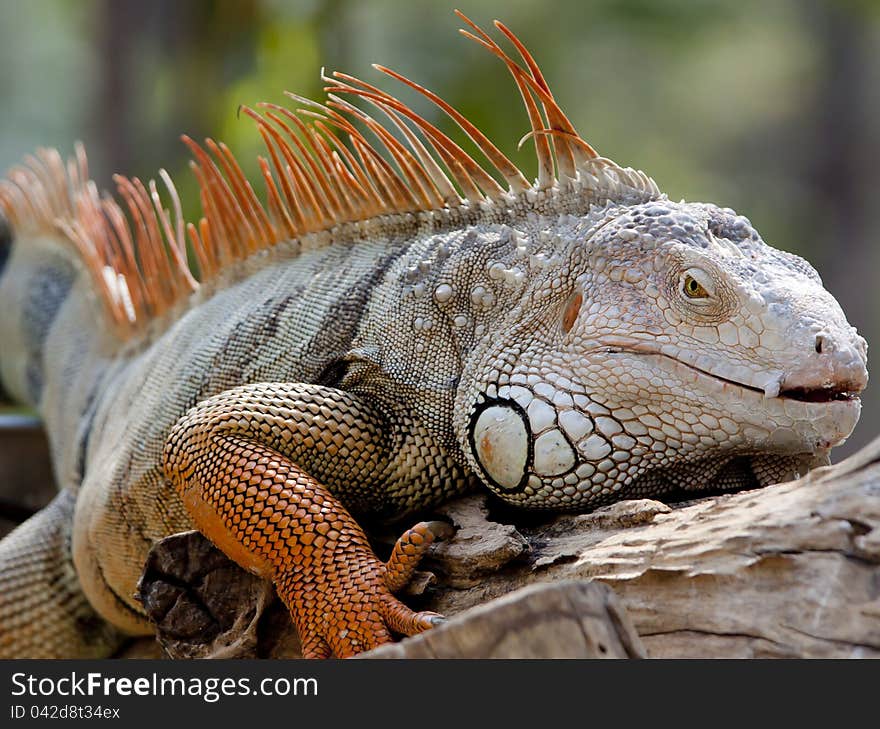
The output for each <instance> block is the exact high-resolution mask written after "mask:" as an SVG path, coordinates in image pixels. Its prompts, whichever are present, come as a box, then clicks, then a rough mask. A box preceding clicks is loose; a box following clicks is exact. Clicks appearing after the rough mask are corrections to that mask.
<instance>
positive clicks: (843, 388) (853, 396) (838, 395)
mask: <svg viewBox="0 0 880 729" xmlns="http://www.w3.org/2000/svg"><path fill="white" fill-rule="evenodd" d="M859 392H860V390H854V389H849V388H848V387H847V385H837V386H831V387H791V388H785V389H783V390H780V392H779V397H782V398H787V399H789V400H799V401H800V402H816V403H823V402H841V401H848V400H858V399H859Z"/></svg>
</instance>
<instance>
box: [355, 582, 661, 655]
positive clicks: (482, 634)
mask: <svg viewBox="0 0 880 729" xmlns="http://www.w3.org/2000/svg"><path fill="white" fill-rule="evenodd" d="M360 657H361V658H644V657H645V649H644V647H643V646H642V644H641V641H639V637H638V635H637V634H636V632H635V629H634V628H633V626H632V622H631V621H630V619H629V617H628V616H627V615H626V613H625V611H624V610H623V607H622V606H621V604H620V601H619V600H618V599H617V597H616V596H615V595H614V593H613V592H612V590H611V589H610V588H608V587H607V586H605V585H602V584H599V583H598V582H586V581H584V580H566V581H563V582H557V583H554V584H551V585H547V584H541V583H538V584H534V585H529V586H528V587H523V588H521V589H519V590H517V591H516V592H513V593H511V594H509V595H505V596H504V597H500V598H497V599H495V600H492V601H491V602H488V603H486V604H485V605H479V606H477V607H474V608H471V609H470V610H466V611H465V612H463V613H461V614H460V615H456V616H455V617H454V618H452V619H450V620H449V621H448V622H447V623H445V624H443V625H441V626H440V627H438V628H434V629H433V630H430V631H428V632H427V633H422V634H421V635H417V636H415V637H413V638H409V639H407V640H404V641H401V642H400V643H392V644H390V645H385V646H382V647H381V648H376V649H374V650H372V651H369V652H367V653H364V654H362V655H361V656H360Z"/></svg>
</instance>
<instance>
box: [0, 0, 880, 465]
mask: <svg viewBox="0 0 880 729" xmlns="http://www.w3.org/2000/svg"><path fill="white" fill-rule="evenodd" d="M457 4H458V5H460V7H461V9H462V10H464V11H465V12H466V13H467V14H469V15H470V16H471V17H472V18H473V19H474V20H476V21H478V22H480V23H482V24H484V25H488V24H489V23H490V22H491V20H492V19H493V18H496V17H498V18H501V19H502V20H504V22H505V23H506V24H507V25H509V26H510V27H511V28H512V29H513V30H514V31H515V32H516V33H518V34H519V35H520V36H521V37H522V38H523V40H524V41H526V42H527V44H528V45H529V47H530V48H531V50H532V51H533V53H534V54H535V56H536V57H537V59H538V60H539V62H540V63H541V65H542V68H543V70H544V72H545V75H546V76H547V78H548V80H549V81H550V83H551V84H552V86H553V89H554V93H555V95H556V98H557V99H558V100H559V101H560V102H561V104H562V106H563V108H564V109H565V110H566V112H567V113H568V115H569V117H570V118H571V119H572V121H573V122H574V123H575V124H576V126H577V127H578V129H579V130H580V131H581V133H582V134H583V136H584V137H585V138H587V139H588V140H589V141H590V142H591V143H592V144H593V146H595V147H596V148H597V149H598V150H599V151H600V152H601V153H602V154H603V155H605V156H607V157H611V158H613V159H615V160H616V161H618V162H620V163H622V164H626V165H631V166H635V167H639V168H641V169H644V170H646V171H647V172H649V173H650V174H651V175H652V176H653V177H654V178H655V179H656V180H657V181H658V183H659V184H660V186H661V188H662V189H664V190H665V191H666V192H667V193H668V194H669V195H670V197H672V198H673V199H679V198H686V199H689V200H704V201H711V202H717V203H720V204H722V205H725V206H730V207H733V208H736V209H737V210H738V211H739V212H741V213H743V214H745V215H747V216H749V217H750V218H751V220H752V222H753V223H754V224H755V225H756V226H757V227H758V229H759V230H761V231H762V233H763V235H764V238H765V239H766V240H767V241H768V242H769V243H771V244H773V245H776V246H778V247H780V248H784V249H787V250H791V251H794V252H797V253H799V254H801V255H803V256H805V257H806V258H808V259H809V260H810V261H811V262H812V263H813V264H814V265H815V266H816V268H817V269H818V270H819V272H820V273H821V274H822V276H823V279H824V280H825V283H826V285H827V287H828V288H829V289H830V290H831V291H832V293H834V294H835V296H837V298H838V300H839V301H840V302H841V304H842V305H843V308H844V309H845V310H846V312H847V314H848V315H849V318H850V321H851V322H852V323H854V324H855V325H856V326H858V328H859V330H860V331H862V333H863V334H864V335H865V337H866V338H867V339H868V341H869V343H871V342H874V343H880V317H878V311H880V308H878V307H880V284H878V282H876V276H877V272H878V271H880V266H878V263H880V260H878V251H877V246H876V245H875V244H874V240H875V237H876V236H875V232H874V231H875V229H876V228H877V226H878V225H880V204H878V203H880V177H878V169H880V2H878V1H877V0H839V1H836V2H835V1H834V0H825V1H824V2H823V1H821V0H815V1H807V0H702V1H697V0H594V1H592V2H533V1H532V2H529V1H527V0H504V2H501V1H500V0H499V1H496V0H470V1H468V0H461V2H459V3H457ZM454 6H455V5H453V4H451V3H447V2H438V1H431V2H429V1H428V0H415V1H414V0H410V1H409V2H392V1H391V0H365V1H364V0H361V1H358V2H355V1H347V0H330V1H328V2H321V1H320V0H312V1H308V0H238V1H235V2H233V1H232V0H229V1H227V2H218V1H210V0H187V2H182V1H181V0H151V1H150V2H144V1H143V0H78V1H73V0H28V1H27V2H25V1H23V0H22V1H16V0H0V110H2V111H0V168H3V169H5V168H6V167H8V166H9V165H11V164H14V163H15V162H17V161H18V160H19V159H20V158H21V157H22V156H23V155H24V154H25V153H27V152H30V151H31V150H32V149H34V148H35V147H37V146H40V145H54V146H57V147H59V148H60V149H61V150H62V151H63V152H68V151H70V149H71V145H72V141H73V140H75V139H81V140H83V141H84V142H85V143H86V146H87V149H88V150H89V154H90V159H91V162H92V170H93V176H95V177H96V178H97V179H98V181H99V183H100V184H102V185H103V186H109V183H110V175H111V174H112V172H115V171H121V172H124V173H127V174H129V175H137V176H141V177H151V176H154V175H155V174H156V170H157V169H158V168H159V167H165V168H167V169H168V170H169V171H171V172H172V173H173V174H174V176H175V179H176V180H177V183H178V186H179V188H180V189H181V191H182V192H183V194H184V196H185V198H187V200H186V209H187V210H188V211H189V212H188V217H189V218H190V219H192V218H194V217H196V215H197V205H196V204H195V199H194V195H193V193H194V180H193V179H192V175H191V174H190V172H189V171H188V170H187V168H186V166H187V155H186V153H185V150H184V147H183V145H182V144H181V143H180V142H179V140H178V136H179V134H180V133H182V132H186V133H189V134H191V135H193V136H195V137H203V136H205V135H211V136H215V137H218V138H220V139H223V140H224V141H226V142H227V143H228V144H229V145H230V146H231V147H232V149H233V150H235V151H236V152H237V153H238V154H239V156H240V159H241V161H242V163H243V165H244V166H245V168H246V169H247V170H249V171H250V172H251V173H253V171H254V170H255V164H254V161H255V159H256V155H257V154H258V153H259V152H260V143H259V136H258V134H257V133H256V131H255V129H254V127H253V125H252V124H251V123H250V122H249V121H247V120H246V119H244V118H242V119H238V118H237V117H236V109H237V107H238V105H239V104H242V103H245V104H254V103H255V102H258V101H261V100H268V101H275V102H279V101H282V100H283V99H284V97H283V96H282V93H281V92H282V90H284V89H289V90H292V91H296V92H298V93H301V94H304V95H309V96H313V97H317V96H319V94H320V87H321V84H320V82H319V79H318V74H319V71H320V68H321V67H322V66H326V67H327V68H328V69H330V70H332V69H342V70H346V71H349V72H352V73H355V74H356V75H361V76H363V77H364V78H366V79H367V80H370V81H375V80H376V79H378V78H379V74H378V73H377V72H374V71H373V70H372V69H371V68H370V67H369V64H370V63H371V62H380V63H383V64H385V65H389V66H392V67H393V68H396V69H397V70H399V71H401V72H403V73H405V74H407V75H409V76H410V77H412V78H414V79H415V80H418V81H419V82H421V83H423V84H424V85H426V86H428V87H429V88H432V89H433V90H435V91H437V92H439V93H441V94H442V95H443V96H444V97H445V98H446V99H447V100H448V101H450V102H452V103H453V104H454V105H455V106H457V107H458V108H459V109H460V110H461V111H463V112H465V113H466V114H467V115H469V116H470V117H471V118H472V119H473V120H474V121H476V122H477V123H478V124H479V125H480V126H481V127H482V129H483V130H484V131H485V132H487V133H488V134H489V136H490V137H492V138H493V139H494V140H495V141H496V143H497V144H498V145H499V147H501V148H502V149H503V150H504V151H506V152H510V153H511V156H512V157H514V158H515V159H518V160H519V161H520V162H521V163H522V164H523V165H524V166H525V167H526V169H528V170H529V171H530V172H533V171H534V162H533V160H532V159H531V156H530V148H529V145H525V147H524V150H523V152H522V153H521V154H520V155H519V156H517V155H516V153H515V151H514V147H515V145H516V141H517V140H518V139H519V138H520V137H521V136H522V134H523V133H524V132H525V131H526V130H527V126H528V125H527V121H526V117H525V114H524V112H523V111H522V109H521V105H520V102H519V97H518V94H517V92H516V90H515V88H514V86H513V84H512V82H510V81H509V80H508V78H507V76H506V71H505V70H504V68H503V66H502V65H501V64H500V63H499V62H498V61H497V60H496V59H494V58H493V57H492V56H490V55H489V54H488V53H486V52H484V51H482V50H481V49H480V48H478V47H477V46H476V45H475V44H473V43H470V42H468V41H466V40H464V39H463V38H461V37H460V36H458V34H457V33H456V29H457V28H458V27H459V26H460V23H459V22H458V21H457V19H456V18H455V17H454V16H453V15H452V12H451V11H452V8H453V7H454ZM386 88H389V89H394V90H399V87H395V86H394V85H393V82H392V83H389V84H388V85H386ZM402 95H403V97H404V98H405V99H406V100H408V101H413V102H414V105H415V106H416V108H418V109H419V110H421V111H423V112H424V113H425V115H426V116H427V117H428V118H429V119H432V120H436V121H441V120H440V119H439V116H438V114H437V113H436V112H435V111H434V110H433V109H432V108H431V107H430V106H429V105H427V104H425V103H422V102H421V101H420V100H418V99H415V98H414V97H413V95H408V94H405V93H402ZM441 124H442V126H443V128H444V129H447V130H449V129H450V125H449V124H448V123H447V122H445V121H442V122H441ZM457 138H460V137H457ZM878 346H880V345H878ZM878 393H880V386H877V385H875V384H872V385H870V386H869V388H868V390H867V391H866V393H865V397H864V412H863V416H862V422H861V423H860V424H859V427H858V429H857V430H856V433H855V434H854V435H853V437H852V438H851V439H850V442H849V443H848V444H847V445H846V446H845V447H844V448H843V449H840V450H839V451H837V452H836V454H837V456H836V457H837V458H839V457H840V455H843V454H845V453H848V452H851V451H852V450H853V449H854V448H856V447H858V446H860V445H863V444H864V443H866V442H867V441H868V440H869V439H871V438H872V437H873V436H874V435H875V434H877V433H878V432H880V394H878Z"/></svg>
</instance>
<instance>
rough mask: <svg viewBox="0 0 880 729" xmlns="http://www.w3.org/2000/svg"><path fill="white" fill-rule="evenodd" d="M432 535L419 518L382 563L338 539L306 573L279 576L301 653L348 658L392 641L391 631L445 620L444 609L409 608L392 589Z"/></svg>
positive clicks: (422, 627)
mask: <svg viewBox="0 0 880 729" xmlns="http://www.w3.org/2000/svg"><path fill="white" fill-rule="evenodd" d="M333 531H336V530H333ZM332 533H333V532H332V531H331V532H330V534H332ZM434 538H435V534H434V533H433V532H432V530H431V528H430V525H429V524H428V523H426V522H421V523H420V524H417V525H416V526H415V527H413V528H412V529H409V530H408V531H407V532H406V533H405V534H404V535H403V536H402V537H401V538H400V539H399V540H398V541H397V544H395V546H394V550H393V552H392V554H391V557H390V559H389V560H388V562H387V563H384V564H383V563H382V562H381V561H380V560H379V559H378V558H377V557H376V556H375V555H374V554H373V553H372V552H371V551H370V550H369V548H366V549H364V548H363V546H362V545H354V544H352V543H350V542H345V541H343V540H341V539H340V540H339V541H337V542H336V544H335V545H334V547H333V548H331V549H328V547H329V546H330V545H329V544H325V545H323V553H324V554H323V555H322V556H321V557H319V559H318V563H317V564H316V563H315V561H314V560H313V561H312V564H311V566H310V568H309V569H308V570H307V573H303V572H299V571H292V572H290V573H288V574H289V577H287V575H283V576H281V577H279V578H278V579H276V588H277V589H278V594H279V595H280V596H281V599H282V600H284V602H285V603H286V604H287V606H288V607H289V608H290V612H291V615H293V618H294V622H295V624H296V627H297V630H298V631H299V635H300V639H301V641H302V651H303V657H304V658H328V657H330V656H331V655H334V656H336V657H337V658H348V657H350V656H353V655H356V654H357V653H361V652H362V651H366V650H370V649H371V648H375V647H376V646H379V645H382V644H383V643H388V642H390V641H391V640H392V637H391V634H392V633H396V634H399V635H415V634H417V633H421V632H423V631H425V630H429V629H430V628H432V627H434V626H435V625H437V624H438V623H440V622H442V621H443V617H442V616H441V615H438V614H437V613H433V612H415V611H413V610H410V609H409V608H408V607H407V606H406V605H404V604H403V603H401V602H400V601H399V600H397V599H396V598H395V597H394V596H393V595H392V593H393V592H396V591H398V590H399V589H401V588H403V587H404V586H405V585H406V583H407V582H408V581H409V579H410V577H411V576H412V572H413V570H414V569H415V568H416V566H417V564H418V562H419V559H420V558H421V557H422V555H423V554H424V553H425V551H426V550H427V549H428V547H429V546H430V545H431V542H432V541H433V540H434ZM313 576H314V577H316V578H318V579H312V577H313Z"/></svg>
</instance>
